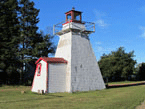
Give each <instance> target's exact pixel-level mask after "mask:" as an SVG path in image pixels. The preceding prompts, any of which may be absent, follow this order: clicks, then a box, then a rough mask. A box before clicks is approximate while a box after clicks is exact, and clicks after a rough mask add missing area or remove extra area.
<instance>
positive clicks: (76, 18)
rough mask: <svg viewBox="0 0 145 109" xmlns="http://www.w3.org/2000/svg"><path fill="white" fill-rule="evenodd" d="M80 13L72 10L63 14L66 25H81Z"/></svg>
mask: <svg viewBox="0 0 145 109" xmlns="http://www.w3.org/2000/svg"><path fill="white" fill-rule="evenodd" d="M81 14H82V12H80V11H75V8H72V10H70V11H68V12H66V13H65V15H66V23H69V22H76V23H82V15H81Z"/></svg>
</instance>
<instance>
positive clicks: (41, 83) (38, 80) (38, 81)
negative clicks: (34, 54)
mask: <svg viewBox="0 0 145 109" xmlns="http://www.w3.org/2000/svg"><path fill="white" fill-rule="evenodd" d="M39 63H41V74H40V76H37V72H36V74H35V77H34V80H33V87H32V92H38V90H44V92H45V91H46V74H47V73H46V72H47V71H46V66H47V63H46V62H45V61H43V60H41V61H40V62H39Z"/></svg>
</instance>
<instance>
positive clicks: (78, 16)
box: [74, 13, 81, 21]
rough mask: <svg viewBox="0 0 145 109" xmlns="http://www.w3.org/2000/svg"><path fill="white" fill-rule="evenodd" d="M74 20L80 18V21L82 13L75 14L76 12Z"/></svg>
mask: <svg viewBox="0 0 145 109" xmlns="http://www.w3.org/2000/svg"><path fill="white" fill-rule="evenodd" d="M74 20H78V21H80V20H81V18H80V14H78V13H75V14H74Z"/></svg>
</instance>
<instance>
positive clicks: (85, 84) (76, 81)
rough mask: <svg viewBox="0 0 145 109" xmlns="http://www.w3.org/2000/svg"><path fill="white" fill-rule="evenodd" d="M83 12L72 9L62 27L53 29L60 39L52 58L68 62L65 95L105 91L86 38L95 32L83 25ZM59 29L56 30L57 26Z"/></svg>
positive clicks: (85, 24)
mask: <svg viewBox="0 0 145 109" xmlns="http://www.w3.org/2000/svg"><path fill="white" fill-rule="evenodd" d="M81 14H82V12H80V11H76V10H75V9H74V8H73V9H72V10H70V11H68V12H66V13H65V15H66V20H65V22H64V23H59V24H57V25H54V34H56V35H59V37H60V39H59V43H58V46H57V50H56V54H55V57H59V58H64V59H65V60H67V61H68V63H67V67H66V92H75V91H89V90H96V89H99V90H101V89H104V88H105V84H104V81H103V78H102V75H101V72H100V69H99V66H98V63H97V60H96V57H95V55H94V53H93V50H92V47H91V44H90V40H89V34H91V33H92V32H95V24H94V23H90V22H83V21H82V16H81ZM61 25H62V27H61V28H60V29H59V26H61Z"/></svg>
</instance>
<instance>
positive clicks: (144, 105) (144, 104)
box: [135, 101, 145, 109]
mask: <svg viewBox="0 0 145 109" xmlns="http://www.w3.org/2000/svg"><path fill="white" fill-rule="evenodd" d="M135 109H145V101H144V102H142V103H141V105H139V106H137V107H136V108H135Z"/></svg>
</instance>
